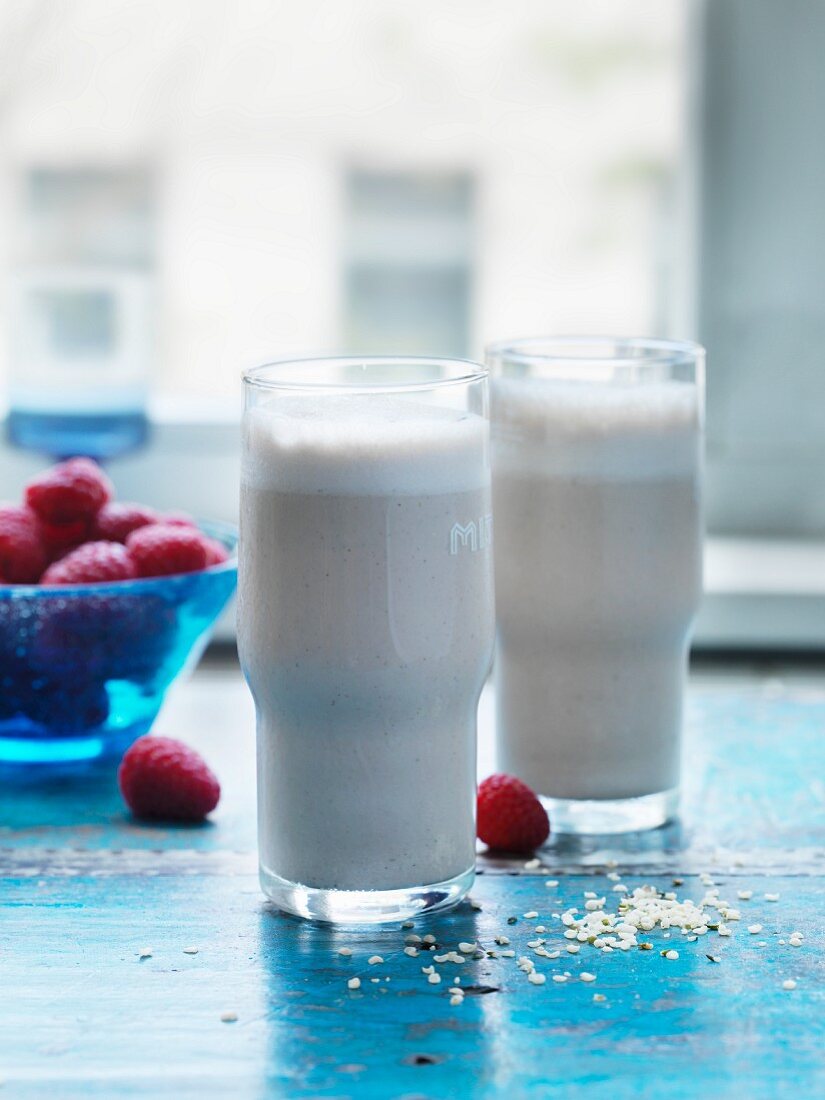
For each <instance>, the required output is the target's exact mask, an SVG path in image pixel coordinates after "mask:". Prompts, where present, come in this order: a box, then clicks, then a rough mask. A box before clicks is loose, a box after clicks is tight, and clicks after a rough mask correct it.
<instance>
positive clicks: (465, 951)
mask: <svg viewBox="0 0 825 1100" xmlns="http://www.w3.org/2000/svg"><path fill="white" fill-rule="evenodd" d="M477 949H478V944H476V943H467V942H466V941H465V940H462V941H461V943H460V944H459V945H458V950H459V951H460V952H461V953H462V955H472V953H473V952H474V951H476V950H477Z"/></svg>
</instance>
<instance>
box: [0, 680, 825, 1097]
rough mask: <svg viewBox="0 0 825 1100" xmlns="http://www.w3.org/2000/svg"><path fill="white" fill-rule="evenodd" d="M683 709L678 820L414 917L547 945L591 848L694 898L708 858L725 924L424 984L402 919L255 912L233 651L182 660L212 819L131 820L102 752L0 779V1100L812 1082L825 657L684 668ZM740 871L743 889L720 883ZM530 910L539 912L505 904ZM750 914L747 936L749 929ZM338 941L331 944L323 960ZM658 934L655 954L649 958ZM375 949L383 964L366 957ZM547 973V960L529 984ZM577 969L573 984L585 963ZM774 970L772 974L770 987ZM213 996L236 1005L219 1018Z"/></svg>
mask: <svg viewBox="0 0 825 1100" xmlns="http://www.w3.org/2000/svg"><path fill="white" fill-rule="evenodd" d="M489 704H490V700H489V698H485V700H484V702H483V708H482V713H483V716H484V720H483V723H482V725H483V729H484V738H483V745H482V770H488V769H489V763H490V744H489V713H490V709H489ZM689 725H690V733H689V737H688V745H687V769H686V770H687V783H686V798H685V811H684V820H683V824H682V825H681V826H672V827H670V828H668V829H664V830H659V831H657V832H655V833H650V834H647V835H644V836H637V837H630V838H626V839H614V840H612V841H607V842H599V841H597V840H591V841H589V842H587V843H585V844H578V845H576V844H572V843H566V844H559V845H556V846H551V848H550V849H548V850H547V851H546V853H544V862H545V863H546V865H547V867H548V870H546V871H541V872H538V873H537V872H530V871H525V869H524V867H523V864H522V863H515V864H508V863H506V862H501V861H493V860H485V859H482V860H481V864H480V866H481V868H482V870H483V874H482V875H481V876H480V878H479V880H478V883H477V886H476V888H475V889H474V891H473V896H474V898H475V899H477V901H478V902H480V903H481V906H482V908H481V910H480V911H478V910H474V909H473V908H471V907H470V906H469V905H463V906H461V907H460V908H459V909H458V910H456V911H455V912H454V913H452V914H447V915H445V916H443V917H440V918H437V919H436V918H433V919H431V920H429V921H427V922H423V921H422V922H419V925H420V926H418V927H417V928H416V931H417V932H418V933H419V934H423V933H424V932H425V931H430V932H432V933H433V934H434V935H435V936H436V937H437V939H438V941H439V943H443V944H445V945H447V946H448V947H454V946H455V945H456V944H457V943H458V941H460V940H468V941H476V942H478V943H480V944H481V945H483V947H485V948H490V949H493V950H500V948H497V947H496V945H495V944H494V942H493V939H494V937H495V935H496V934H498V933H502V932H503V933H504V934H506V935H507V936H509V937H510V939H511V941H512V947H513V948H514V949H516V951H517V953H518V954H522V953H523V950H522V949H524V953H528V954H529V953H530V952H527V951H526V946H525V945H526V942H527V941H528V940H529V939H531V938H532V937H533V936H534V935H535V933H534V932H533V929H534V928H535V926H536V924H539V923H543V924H545V925H546V927H547V928H548V933H547V934H546V939H547V941H548V943H547V946H548V948H551V947H554V946H557V947H559V948H561V949H562V951H563V952H564V948H565V944H566V942H567V941H565V940H564V939H563V938H562V935H561V931H562V930H561V926H560V924H559V922H558V920H557V919H554V918H553V916H552V914H553V913H559V912H561V911H562V909H563V908H565V907H567V906H569V905H579V906H581V905H582V895H583V892H584V891H585V890H595V891H598V892H599V894H604V893H605V892H606V889H607V888H609V887H610V886H611V885H612V883H611V882H610V881H609V880H608V879H606V877H605V873H606V871H607V870H608V869H609V868H611V867H612V861H616V862H617V863H618V870H619V871H620V872H621V874H622V879H623V881H624V882H625V883H626V884H627V885H628V886H629V887H630V888H633V887H634V886H636V885H639V884H641V883H643V882H649V883H653V884H656V885H658V886H659V887H660V888H661V889H671V888H672V886H671V883H672V878H673V876H678V877H680V878H682V879H684V885H683V886H680V887H678V890H679V893H680V895H685V896H690V897H693V898H694V899H697V898H698V897H699V896H701V894H702V893H703V891H704V887H703V886H702V885H700V883H699V879H698V875H699V874H700V873H703V872H706V873H710V874H711V875H712V876H713V879H714V881H715V882H716V883H717V884H718V885H719V887H720V888H721V889H722V891H723V894H724V896H726V897H729V898H731V899H732V900H734V902H735V904H738V905H739V907H740V909H741V912H742V920H741V921H739V922H737V923H736V924H734V926H733V928H734V934H733V935H732V936H731V937H730V938H728V939H722V938H720V937H718V936H715V935H714V936H712V937H711V935H709V936H705V937H701V938H700V939H699V940H698V941H696V942H695V943H688V942H684V937H682V936H681V934H679V933H675V934H673V936H672V937H671V939H670V940H667V939H664V938H663V934H662V933H661V932H658V933H655V934H651V937H650V938H651V939H652V940H653V941H654V942H655V944H656V949H655V950H653V951H649V952H639V951H632V952H628V953H620V952H614V953H613V954H612V955H603V954H601V953H597V952H595V951H594V950H593V949H592V948H590V947H588V946H587V945H585V946H584V947H583V948H582V950H581V951H580V952H579V954H577V955H567V957H566V958H565V957H564V956H563V957H561V958H559V959H558V960H552V961H551V960H536V961H537V963H538V964H539V966H540V968H541V969H542V970H544V971H545V972H546V974H547V975H548V980H547V983H546V984H545V985H542V986H533V985H530V984H529V983H528V982H527V981H526V979H525V976H524V975H523V974H522V973H520V972H519V971H518V969H517V967H516V963H515V960H513V959H505V958H501V957H498V958H495V959H490V958H485V959H482V960H478V961H469V962H467V963H466V964H464V965H463V966H462V967H460V968H459V967H450V966H449V965H448V964H444V965H443V966H440V967H439V969H440V970H441V971H442V973H443V975H444V981H443V982H442V984H440V985H430V984H429V983H428V982H427V981H426V978H425V976H424V975H423V974H422V973H421V965H424V964H426V962H427V959H426V958H424V957H419V958H417V959H414V958H410V957H408V956H406V955H405V954H404V953H403V951H402V946H403V933H402V932H401V931H400V930H398V929H394V930H389V931H369V932H361V931H359V932H354V933H353V932H333V931H330V930H327V929H324V928H318V927H310V926H306V925H302V924H300V923H298V922H295V921H292V920H290V919H287V918H284V917H281V916H279V915H277V914H275V913H272V912H270V911H268V910H267V908H266V907H265V906H264V904H263V902H262V898H261V896H260V894H259V892H258V888H257V882H256V876H255V858H254V794H253V786H252V781H253V773H254V756H253V752H252V745H253V734H252V727H251V710H250V706H249V704H248V701H247V700H246V697H245V694H244V691H243V687H242V685H241V684H240V683H239V681H238V678H237V676H236V674H234V673H225V674H217V673H215V672H211V673H201V674H199V675H198V676H197V677H196V678H195V679H194V680H193V681H192V682H190V683H189V684H188V685H185V686H183V687H182V688H181V689H180V691H179V692H178V694H177V696H176V697H175V698H174V699H173V700H172V701H171V703H170V706H169V709H168V711H167V713H166V715H165V717H164V720H163V722H162V728H163V730H164V731H166V732H169V733H178V734H179V735H181V736H184V737H186V738H187V739H188V740H191V741H193V742H195V743H197V744H199V745H200V746H201V747H203V749H204V751H205V752H207V754H208V755H209V756H210V758H211V760H212V762H213V763H214V765H215V767H216V769H217V770H218V772H219V773H220V775H221V778H222V779H223V780H224V788H225V795H224V800H223V803H222V806H221V808H220V810H219V812H218V814H217V815H216V820H215V823H214V824H213V825H211V826H206V827H204V828H200V829H160V828H143V827H140V826H137V825H134V824H132V823H131V822H129V821H128V819H127V818H126V817H125V816H124V815H123V813H122V810H121V806H120V802H119V798H118V796H117V793H116V788H115V784H114V778H113V776H112V775H111V774H110V773H106V772H102V773H101V772H93V773H91V774H89V773H86V774H74V775H64V776H63V777H61V778H55V779H54V780H52V781H51V782H50V783H48V784H43V783H42V781H39V782H35V781H29V782H22V781H21V778H20V777H14V776H9V775H8V774H6V775H4V776H3V777H2V778H1V779H0V982H2V991H3V996H2V1000H0V1079H3V1080H4V1082H5V1088H4V1089H3V1090H2V1093H0V1095H9V1096H14V1097H18V1096H19V1097H21V1098H28V1097H40V1096H47V1095H48V1096H55V1097H61V1098H62V1097H97V1096H100V1097H120V1096H135V1097H167V1096H168V1097H190V1096H191V1097H204V1096H211V1095H215V1096H232V1097H259V1096H301V1097H313V1096H315V1097H365V1098H368V1100H372V1098H373V1097H374V1098H395V1097H398V1098H401V1097H405V1098H408V1100H409V1098H413V1097H430V1098H432V1100H441V1098H446V1097H454V1096H455V1097H459V1096H460V1097H493V1096H498V1095H509V1096H511V1097H522V1096H524V1097H533V1096H535V1097H545V1096H547V1097H555V1096H559V1097H568V1096H574V1095H578V1094H579V1091H580V1090H581V1091H582V1094H583V1095H584V1090H585V1089H586V1091H587V1094H588V1095H595V1096H605V1097H607V1096H610V1097H611V1098H618V1100H623V1098H624V1097H628V1098H629V1097H639V1096H647V1095H650V1096H654V1095H655V1096H657V1097H662V1096H666V1097H692V1096H696V1095H703V1094H708V1095H710V1094H713V1095H714V1096H733V1095H736V1096H748V1097H784V1096H791V1095H793V1096H795V1097H796V1096H798V1095H800V1094H808V1095H817V1094H822V1092H823V1091H825V1075H823V1069H822V1066H823V1062H822V1057H823V1054H822V1052H823V1047H825V992H824V991H823V990H824V983H823V977H824V976H825V967H824V965H823V962H822V945H821V941H822V923H823V920H822V918H823V910H824V909H825V905H824V904H823V898H825V892H823V877H822V876H823V870H825V859H824V858H823V848H825V677H822V678H816V677H812V678H809V679H808V680H806V681H804V682H801V681H800V682H797V681H795V682H790V681H789V682H788V683H786V684H782V683H780V682H777V681H775V680H771V681H756V680H752V681H746V680H742V679H738V680H732V679H730V680H725V679H722V680H719V681H714V682H710V681H701V682H699V683H697V684H695V685H694V688H693V691H692V696H691V705H690V722H689ZM548 879H551V880H554V879H557V880H558V886H557V887H547V886H546V885H545V883H546V881H547V880H548ZM746 888H747V889H752V890H753V898H752V899H751V900H749V901H741V902H738V901H737V900H736V893H737V891H738V890H741V889H746ZM765 893H778V894H780V900H779V902H770V901H767V900H765V898H764V894H765ZM530 911H537V912H538V913H539V914H540V916H539V917H538V918H536V919H534V920H525V919H524V917H523V914H524V913H526V912H530ZM511 916H515V917H517V918H518V921H517V923H516V924H512V925H511V924H508V923H507V921H508V918H509V917H511ZM752 923H758V924H761V925H762V926H763V929H762V931H761V932H760V933H758V934H753V935H751V934H749V933H748V931H747V926H748V925H749V924H752ZM794 930H798V931H800V932H802V933H803V934H804V940H803V944H802V946H801V947H798V948H794V947H791V946H790V944H789V943H788V942H787V941H788V937H789V934H790V932H791V931H794ZM674 939H675V940H676V941H677V942H676V943H675V944H674V942H673V941H674ZM780 939H784V940H785V941H786V942H785V944H780V943H779V941H780ZM343 944H346V945H349V946H351V947H352V949H353V952H354V954H353V956H352V957H351V958H346V957H342V956H339V955H338V954H337V950H338V948H339V947H340V946H341V945H343ZM761 944H765V945H766V946H761ZM671 946H676V947H677V948H678V951H679V959H678V960H674V961H670V960H666V959H664V958H662V956H661V955H660V953H659V950H660V949H665V948H668V947H671ZM190 947H197V949H198V953H197V954H187V953H185V950H184V949H185V948H190ZM146 948H151V951H152V954H151V956H149V957H146V958H144V959H142V960H141V959H140V958H139V952H141V951H142V950H144V949H146ZM374 952H377V953H379V954H381V955H382V956H383V958H384V960H385V962H384V964H381V965H377V966H370V965H368V964H367V959H368V958H369V956H370V955H372V954H373V953H374ZM709 953H712V954H715V955H718V956H719V957H720V958H721V961H720V962H719V963H714V962H711V961H709V960H708V958H707V954H709ZM564 971H568V972H569V973H570V975H571V976H570V978H569V979H568V981H566V982H565V983H555V982H553V981H552V980H551V979H552V975H553V974H554V973H563V972H564ZM582 971H589V972H592V973H594V974H595V975H596V981H595V982H593V983H584V982H582V981H581V980H580V979H579V978H578V975H579V974H580V973H581V972H582ZM458 973H460V974H461V978H462V984H463V985H464V986H465V987H468V986H474V987H477V988H476V990H475V991H473V992H470V993H468V995H467V996H466V998H465V1000H464V1003H463V1004H461V1005H459V1006H453V1005H451V1004H450V1003H449V995H448V993H447V986H448V984H449V980H450V979H451V978H452V977H453V976H454V974H458ZM353 975H358V976H360V977H361V979H362V986H361V989H360V990H358V991H356V992H352V991H349V990H348V989H347V986H346V981H347V979H348V978H349V977H351V976H353ZM387 976H389V977H390V981H389V982H386V981H384V980H383V979H384V978H385V977H387ZM373 977H378V978H379V979H381V980H380V981H379V982H377V983H373V982H372V981H371V980H370V979H371V978H373ZM787 979H795V980H796V982H797V985H796V988H795V989H793V990H785V989H783V988H782V983H783V981H785V980H787ZM484 990H489V991H488V992H485V991H484ZM595 993H598V994H602V995H604V997H605V1000H604V1001H596V1000H594V994H595ZM224 1012H232V1013H236V1014H237V1017H238V1018H237V1021H235V1022H231V1023H228V1022H222V1020H221V1014H222V1013H224Z"/></svg>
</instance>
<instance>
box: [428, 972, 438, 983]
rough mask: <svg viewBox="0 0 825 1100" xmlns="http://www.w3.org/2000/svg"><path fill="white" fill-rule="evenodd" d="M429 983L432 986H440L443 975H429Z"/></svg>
mask: <svg viewBox="0 0 825 1100" xmlns="http://www.w3.org/2000/svg"><path fill="white" fill-rule="evenodd" d="M427 981H428V982H429V983H430V985H438V983H439V982H440V981H441V975H440V974H428V975H427Z"/></svg>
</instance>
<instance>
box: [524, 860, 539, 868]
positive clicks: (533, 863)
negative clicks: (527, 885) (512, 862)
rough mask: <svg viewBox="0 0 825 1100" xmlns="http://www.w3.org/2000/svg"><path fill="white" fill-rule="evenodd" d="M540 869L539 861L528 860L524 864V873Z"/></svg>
mask: <svg viewBox="0 0 825 1100" xmlns="http://www.w3.org/2000/svg"><path fill="white" fill-rule="evenodd" d="M539 867H541V860H540V859H528V860H527V862H526V863H525V864H524V870H525V871H537V870H538V869H539Z"/></svg>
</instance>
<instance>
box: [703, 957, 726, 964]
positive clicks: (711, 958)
mask: <svg viewBox="0 0 825 1100" xmlns="http://www.w3.org/2000/svg"><path fill="white" fill-rule="evenodd" d="M705 958H706V959H710V961H711V962H712V963H720V962H721V961H722V956H721V955H705Z"/></svg>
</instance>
